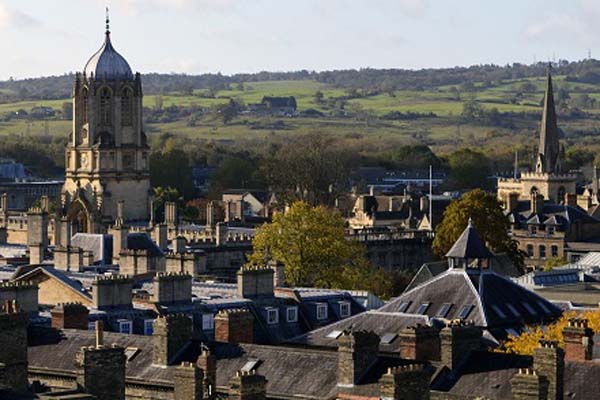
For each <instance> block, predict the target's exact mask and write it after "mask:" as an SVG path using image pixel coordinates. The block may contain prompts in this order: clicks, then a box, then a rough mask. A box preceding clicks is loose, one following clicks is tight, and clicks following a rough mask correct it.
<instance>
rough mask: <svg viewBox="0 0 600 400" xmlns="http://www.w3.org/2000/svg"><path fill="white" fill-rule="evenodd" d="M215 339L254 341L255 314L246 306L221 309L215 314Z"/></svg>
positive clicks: (242, 341) (230, 341)
mask: <svg viewBox="0 0 600 400" xmlns="http://www.w3.org/2000/svg"><path fill="white" fill-rule="evenodd" d="M215 341H217V342H223V343H253V342H254V316H253V315H252V314H251V313H250V311H249V310H248V309H245V308H237V309H229V310H221V311H219V312H218V313H217V315H216V316H215Z"/></svg>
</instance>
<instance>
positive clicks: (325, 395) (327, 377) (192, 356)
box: [28, 327, 407, 399]
mask: <svg viewBox="0 0 600 400" xmlns="http://www.w3.org/2000/svg"><path fill="white" fill-rule="evenodd" d="M35 329H37V330H36V331H34V332H33V333H32V334H31V335H30V338H31V339H30V347H29V350H28V360H29V367H30V368H33V369H35V368H50V369H51V370H57V371H60V372H66V373H70V374H75V372H76V367H75V363H74V360H75V355H76V354H77V352H78V351H79V350H80V348H81V347H83V346H90V345H93V344H94V343H95V337H94V335H95V333H94V332H93V331H77V330H70V329H66V330H63V331H55V330H51V329H49V328H39V327H36V328H35ZM104 342H105V343H106V344H112V343H115V344H117V345H118V346H122V347H135V348H137V349H139V350H140V351H139V352H138V353H137V355H136V356H135V357H133V358H132V359H130V360H129V361H128V363H127V370H126V371H127V372H126V374H127V380H128V381H130V382H131V381H134V382H143V383H162V384H172V382H173V376H174V370H175V365H179V364H180V363H181V362H182V361H192V362H193V361H195V360H196V359H197V357H198V355H199V353H200V346H201V344H200V343H199V342H192V343H190V344H189V345H188V346H187V348H186V350H185V351H184V352H182V354H181V356H180V357H179V358H178V359H176V360H174V361H173V366H169V367H166V368H164V367H160V366H154V365H152V348H153V346H152V337H151V336H141V335H124V334H117V333H111V332H105V334H104ZM210 347H211V350H212V352H213V354H214V355H215V357H216V359H217V389H218V390H219V391H225V390H226V388H227V387H228V381H229V378H230V377H231V376H233V375H235V373H236V372H237V371H239V370H240V369H241V368H242V367H243V366H244V364H246V363H247V362H248V361H249V360H258V364H257V367H256V368H255V369H256V371H257V373H259V374H261V375H263V376H265V377H266V378H267V392H268V395H269V398H289V397H303V398H313V399H331V398H334V397H335V395H336V394H337V393H338V391H339V388H338V387H337V368H338V355H337V351H332V350H316V349H303V348H297V347H284V346H277V347H275V346H264V345H256V344H228V343H215V344H214V345H211V346H210ZM57 354H60V355H61V356H60V357H56V355H57ZM406 363H407V361H404V360H400V359H398V358H386V357H380V359H379V360H378V361H377V363H376V364H375V365H374V366H373V367H372V368H371V370H370V372H369V373H368V374H367V375H366V376H365V377H364V379H363V381H364V385H362V386H365V387H363V388H362V391H363V392H370V394H371V395H375V396H377V395H378V393H379V385H378V384H376V383H375V382H376V381H377V380H378V378H379V377H380V376H381V374H382V373H384V372H385V371H386V369H387V367H391V366H397V365H403V364H406ZM359 386H361V385H359Z"/></svg>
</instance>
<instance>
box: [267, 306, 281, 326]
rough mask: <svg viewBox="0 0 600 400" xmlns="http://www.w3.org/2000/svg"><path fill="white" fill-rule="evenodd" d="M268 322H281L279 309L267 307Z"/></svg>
mask: <svg viewBox="0 0 600 400" xmlns="http://www.w3.org/2000/svg"><path fill="white" fill-rule="evenodd" d="M267 323H268V324H269V325H275V324H278V323H279V310H278V309H276V308H267Z"/></svg>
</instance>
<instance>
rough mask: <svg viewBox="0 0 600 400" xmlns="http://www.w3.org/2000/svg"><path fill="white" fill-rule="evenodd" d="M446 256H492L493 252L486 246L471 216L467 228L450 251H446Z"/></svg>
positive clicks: (468, 257) (465, 257) (469, 257)
mask: <svg viewBox="0 0 600 400" xmlns="http://www.w3.org/2000/svg"><path fill="white" fill-rule="evenodd" d="M446 257H448V258H463V259H475V258H492V257H493V254H492V253H491V252H490V251H489V250H488V248H487V247H486V246H485V243H483V240H481V237H480V236H479V233H478V232H477V230H476V229H475V227H474V226H473V221H472V220H471V219H470V218H469V224H468V225H467V228H466V229H465V230H464V231H463V233H462V234H461V235H460V237H459V238H458V240H457V241H456V242H455V243H454V245H453V246H452V248H451V249H450V250H449V251H448V253H446Z"/></svg>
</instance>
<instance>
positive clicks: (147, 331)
mask: <svg viewBox="0 0 600 400" xmlns="http://www.w3.org/2000/svg"><path fill="white" fill-rule="evenodd" d="M153 323H154V320H153V319H145V320H144V335H146V336H152V333H154V325H153Z"/></svg>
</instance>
